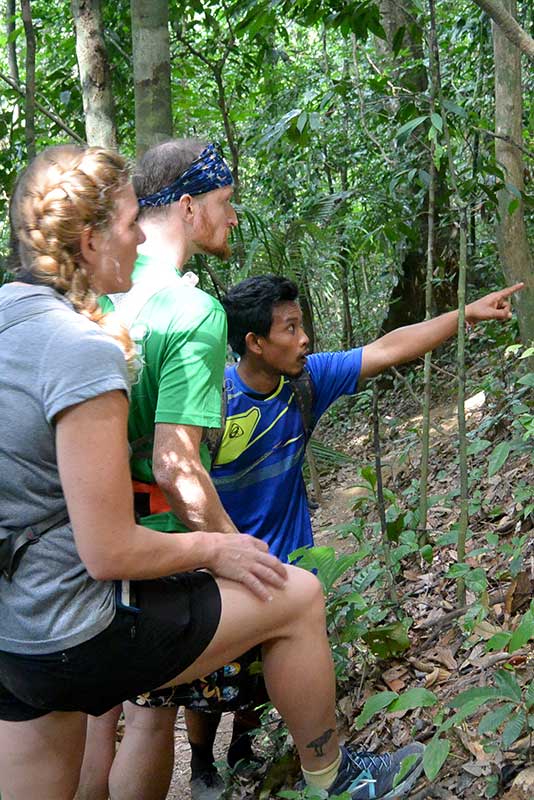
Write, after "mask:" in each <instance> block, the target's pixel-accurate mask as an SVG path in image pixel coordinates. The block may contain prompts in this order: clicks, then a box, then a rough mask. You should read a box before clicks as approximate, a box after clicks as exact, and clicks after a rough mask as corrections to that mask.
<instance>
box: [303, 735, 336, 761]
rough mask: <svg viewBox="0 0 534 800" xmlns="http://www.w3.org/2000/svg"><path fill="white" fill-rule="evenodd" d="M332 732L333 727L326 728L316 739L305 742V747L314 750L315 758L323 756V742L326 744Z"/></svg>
mask: <svg viewBox="0 0 534 800" xmlns="http://www.w3.org/2000/svg"><path fill="white" fill-rule="evenodd" d="M334 733H335V730H334V729H333V728H328V730H326V731H325V732H324V733H322V734H321V735H320V736H318V737H317V739H313V741H311V742H310V743H309V744H307V745H306V747H307V748H310V749H313V750H315V755H316V756H317V758H320V757H321V756H324V750H323V747H324V746H325V744H328V742H329V741H330V739H331V738H332V735H333V734H334Z"/></svg>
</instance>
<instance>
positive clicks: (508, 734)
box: [502, 710, 527, 747]
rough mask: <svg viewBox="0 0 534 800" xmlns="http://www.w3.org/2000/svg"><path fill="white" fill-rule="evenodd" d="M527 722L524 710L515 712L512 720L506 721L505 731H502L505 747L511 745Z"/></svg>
mask: <svg viewBox="0 0 534 800" xmlns="http://www.w3.org/2000/svg"><path fill="white" fill-rule="evenodd" d="M526 722H527V717H526V714H525V712H524V711H523V710H520V711H518V712H517V713H516V714H513V715H512V717H511V718H510V720H509V721H508V722H507V723H506V725H505V727H504V731H503V732H502V743H503V745H504V746H505V747H510V745H511V744H513V743H514V742H515V741H516V740H517V739H519V737H520V736H521V734H522V733H523V730H524V728H525V725H526Z"/></svg>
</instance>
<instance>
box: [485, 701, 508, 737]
mask: <svg viewBox="0 0 534 800" xmlns="http://www.w3.org/2000/svg"><path fill="white" fill-rule="evenodd" d="M514 708H515V705H514V703H505V704H504V705H502V706H499V707H498V708H495V709H493V710H492V711H488V713H487V714H485V715H484V716H483V717H482V719H481V720H480V722H479V724H478V732H479V733H481V734H484V733H495V731H496V730H497V728H498V727H500V726H501V725H502V724H503V722H504V720H505V719H507V717H508V716H509V715H510V712H511V711H513V709H514Z"/></svg>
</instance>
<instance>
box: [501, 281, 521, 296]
mask: <svg viewBox="0 0 534 800" xmlns="http://www.w3.org/2000/svg"><path fill="white" fill-rule="evenodd" d="M524 288H525V284H524V283H523V281H521V283H514V285H513V286H507V287H506V288H505V289H501V290H500V292H499V293H498V294H500V295H501V297H510V295H511V294H513V293H514V292H520V291H521V290H522V289H524Z"/></svg>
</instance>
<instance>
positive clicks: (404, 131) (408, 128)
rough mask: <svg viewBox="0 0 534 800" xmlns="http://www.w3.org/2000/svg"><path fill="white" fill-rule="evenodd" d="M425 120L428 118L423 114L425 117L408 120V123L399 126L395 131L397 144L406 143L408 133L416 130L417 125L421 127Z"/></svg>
mask: <svg viewBox="0 0 534 800" xmlns="http://www.w3.org/2000/svg"><path fill="white" fill-rule="evenodd" d="M427 119H428V116H427V115H426V114H425V116H421V117H416V118H415V119H410V120H409V121H408V122H405V123H404V125H401V127H400V128H399V130H398V131H397V139H398V140H399V144H400V143H402V142H404V141H406V139H407V138H408V136H409V135H410V133H412V131H414V130H415V129H416V128H418V127H419V125H422V124H423V122H426V120H427Z"/></svg>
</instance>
